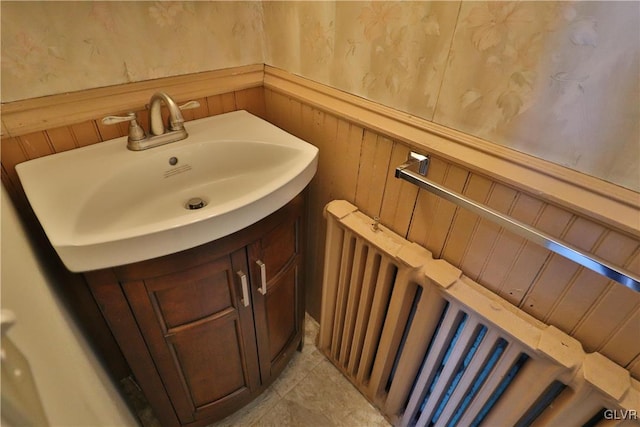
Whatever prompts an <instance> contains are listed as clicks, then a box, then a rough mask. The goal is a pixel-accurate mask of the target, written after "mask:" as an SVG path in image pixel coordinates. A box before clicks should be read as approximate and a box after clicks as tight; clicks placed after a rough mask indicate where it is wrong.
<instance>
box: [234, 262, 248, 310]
mask: <svg viewBox="0 0 640 427" xmlns="http://www.w3.org/2000/svg"><path fill="white" fill-rule="evenodd" d="M236 274H237V275H238V276H239V277H240V284H241V285H242V305H244V306H245V307H248V306H249V284H248V283H247V275H246V274H245V273H244V272H243V271H242V270H240V271H238V272H236Z"/></svg>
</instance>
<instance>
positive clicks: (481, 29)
mask: <svg viewBox="0 0 640 427" xmlns="http://www.w3.org/2000/svg"><path fill="white" fill-rule="evenodd" d="M263 8H264V28H265V32H266V34H268V38H267V46H266V51H265V55H266V61H267V63H269V64H272V65H274V66H276V67H279V68H283V69H286V70H288V71H290V72H293V73H296V74H300V75H302V76H305V77H308V78H310V79H313V80H317V81H319V82H322V83H325V84H328V85H331V86H334V87H336V88H339V89H342V90H345V91H347V92H351V93H354V94H357V95H360V96H362V97H365V98H368V99H371V100H374V101H377V102H380V103H383V104H386V105H388V106H391V107H394V108H396V109H399V110H402V111H406V112H409V113H411V114H413V115H417V116H420V117H423V118H425V119H428V120H432V121H434V122H436V123H439V124H442V125H445V126H447V127H451V128H455V129H458V130H461V131H464V132H467V133H470V134H472V135H475V136H478V137H481V138H483V139H486V140H489V141H492V142H495V143H498V144H502V145H505V146H508V147H511V148H514V149H516V150H519V151H522V152H525V153H528V154H531V155H534V156H537V157H541V158H544V159H546V160H550V161H552V162H555V163H558V164H561V165H563V166H567V167H569V168H572V169H576V170H579V171H582V172H584V173H587V174H590V175H594V176H597V177H599V178H602V179H605V180H607V181H611V182H615V183H618V184H620V185H623V186H626V187H628V188H631V189H634V190H636V191H640V131H639V122H640V3H639V2H615V1H589V2H550V1H538V2H506V1H498V2H484V1H464V2H460V1H437V2H300V3H287V2H282V3H280V2H275V3H273V2H268V3H264V5H263ZM284 22H287V23H288V24H287V25H283V23H284Z"/></svg>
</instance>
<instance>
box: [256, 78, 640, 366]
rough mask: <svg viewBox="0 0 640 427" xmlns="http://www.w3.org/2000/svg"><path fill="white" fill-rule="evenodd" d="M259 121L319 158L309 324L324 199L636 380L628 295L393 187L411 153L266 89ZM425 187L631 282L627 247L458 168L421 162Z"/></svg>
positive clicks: (632, 257)
mask: <svg viewBox="0 0 640 427" xmlns="http://www.w3.org/2000/svg"><path fill="white" fill-rule="evenodd" d="M265 102H266V109H267V118H268V120H269V121H270V122H272V123H274V124H276V125H277V126H279V127H281V128H283V129H285V130H287V131H288V132H290V133H292V134H294V135H296V136H298V137H300V138H302V139H305V140H306V141H309V142H310V143H312V144H314V145H316V146H317V147H318V148H319V149H320V161H319V169H318V173H317V175H316V177H315V179H314V181H313V182H312V184H311V187H310V193H309V196H310V197H309V201H310V202H309V205H310V206H309V230H315V233H314V234H313V235H311V236H310V238H309V241H310V247H309V248H308V256H309V258H310V260H311V262H310V264H309V265H308V272H309V276H310V277H309V280H310V283H308V288H307V309H308V311H309V312H310V313H311V314H312V315H317V314H318V313H319V306H320V295H321V280H322V264H323V258H324V235H325V221H324V219H323V217H322V210H323V206H325V204H326V203H328V202H329V201H331V200H334V199H344V200H347V201H349V202H351V203H354V204H355V205H357V206H358V207H359V209H360V210H362V211H363V212H364V213H366V214H367V215H369V216H371V217H379V218H380V220H381V222H382V224H384V225H386V226H387V227H389V228H391V229H392V230H394V231H395V232H396V233H398V234H400V235H401V236H404V237H405V238H407V239H408V240H411V241H414V242H417V243H419V244H421V245H422V246H424V247H425V248H427V249H428V250H430V251H431V252H432V253H433V255H434V257H437V258H443V259H445V260H447V261H448V262H450V263H451V264H453V265H455V266H456V267H458V268H460V269H461V270H462V271H463V272H464V274H466V275H467V276H469V277H471V278H472V279H473V280H476V281H477V282H479V283H481V284H482V285H484V286H485V287H487V288H488V289H491V290H492V291H493V292H495V293H497V294H498V295H500V296H502V297H503V298H505V299H506V300H508V301H510V302H511V303H512V304H513V305H514V306H517V307H519V308H521V309H522V310H524V311H526V312H527V313H529V314H531V315H533V316H535V317H536V318H538V319H540V320H543V321H544V322H546V323H549V324H553V325H555V326H557V327H558V328H559V329H562V330H563V331H565V332H567V333H568V334H570V335H572V336H574V337H575V338H577V339H578V340H580V341H581V342H582V343H583V345H584V347H585V350H587V351H599V352H601V353H602V354H604V355H606V356H607V357H609V358H611V359H612V360H614V361H616V362H617V363H618V364H620V365H621V366H624V367H626V368H628V369H629V370H630V371H631V372H632V373H633V375H634V376H635V377H636V378H640V340H639V339H638V338H639V333H640V295H639V294H638V293H635V292H633V291H631V290H629V289H627V288H625V287H623V286H621V285H619V284H617V283H615V282H612V281H610V280H607V279H605V278H603V277H602V276H599V275H598V274H596V273H593V272H591V271H590V270H586V269H584V268H582V267H580V266H578V265H576V264H575V263H573V262H571V261H568V260H566V259H565V258H563V257H561V256H558V255H555V254H552V253H550V252H549V251H547V250H546V249H543V248H541V247H540V246H537V245H535V244H532V243H528V242H527V241H525V240H524V239H523V238H520V237H518V236H516V235H514V234H512V233H511V232H508V231H505V230H503V229H502V228H500V227H498V226H496V225H494V224H493V223H491V222H489V221H487V220H484V219H481V218H480V217H478V216H477V215H476V214H473V213H470V212H468V211H465V210H464V209H461V208H458V207H457V206H455V205H454V204H453V203H451V202H448V201H445V200H443V199H440V198H438V197H437V196H435V195H432V194H431V193H429V192H427V191H425V190H421V189H419V188H418V187H416V186H414V185H412V184H409V183H407V182H405V181H401V180H398V179H396V178H395V177H394V170H395V167H396V166H398V165H400V164H402V163H403V162H404V161H405V160H406V158H407V155H408V153H409V151H410V150H411V146H410V145H408V144H406V143H404V142H400V141H397V140H392V139H390V137H389V136H388V135H385V134H384V133H382V132H379V131H374V130H372V129H371V128H367V127H366V126H362V125H360V124H358V123H354V122H352V121H349V120H346V119H344V118H341V117H338V116H337V115H335V114H332V113H330V112H328V111H326V110H324V109H323V108H321V107H318V106H314V105H311V104H310V103H308V102H305V101H303V100H301V99H297V97H295V96H291V95H290V94H287V93H281V92H280V91H279V90H278V89H277V88H272V87H269V88H266V89H265ZM428 177H429V178H430V179H432V180H434V181H436V182H438V183H441V184H444V185H446V186H447V187H449V188H451V189H453V190H456V191H458V192H461V193H463V194H465V195H466V196H468V197H470V198H471V199H473V200H476V201H479V202H482V203H484V204H486V205H488V206H490V207H492V208H493V209H496V210H498V211H501V212H504V213H507V214H509V215H511V216H513V217H514V218H516V219H518V220H520V221H522V222H524V223H527V224H531V225H533V226H535V227H537V228H539V229H540V230H542V231H545V232H547V233H549V234H551V235H553V236H556V237H560V238H562V239H563V240H565V241H567V242H569V243H572V244H574V245H576V246H577V247H580V248H582V249H584V250H587V251H589V252H592V253H594V254H597V255H598V256H600V257H602V258H604V259H607V260H609V261H610V262H612V263H614V264H617V265H622V266H624V267H626V268H627V269H629V270H631V271H634V272H636V273H640V242H638V240H637V239H636V238H634V237H633V236H629V235H628V234H626V233H621V232H618V231H615V230H612V229H609V228H607V227H605V226H603V225H602V224H599V223H596V222H595V221H592V220H590V219H587V218H584V217H582V216H580V215H577V214H575V213H572V212H570V211H568V210H567V209H564V208H561V207H558V206H555V205H553V204H551V203H548V202H546V201H544V200H541V199H540V198H538V197H536V196H534V195H532V194H527V193H526V192H523V191H521V190H519V189H518V188H515V187H513V186H510V185H506V184H504V183H501V182H499V181H497V180H495V179H492V178H489V177H487V176H485V175H482V174H480V173H477V172H474V171H472V170H470V169H469V168H465V167H462V166H460V165H458V164H456V163H453V162H451V161H447V160H445V159H443V158H439V157H437V156H436V157H434V156H432V161H431V165H430V169H429V174H428Z"/></svg>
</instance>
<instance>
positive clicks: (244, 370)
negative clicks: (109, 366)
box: [85, 196, 304, 426]
mask: <svg viewBox="0 0 640 427" xmlns="http://www.w3.org/2000/svg"><path fill="white" fill-rule="evenodd" d="M303 212H304V198H303V197H302V196H298V197H296V198H295V199H294V200H293V201H291V202H290V203H289V204H288V205H286V206H285V207H283V208H282V209H280V210H279V211H277V212H275V213H274V214H272V215H270V216H269V217H267V218H265V219H263V220H262V221H260V222H258V223H256V224H254V225H252V226H250V227H247V228H246V229H243V230H241V231H239V232H237V233H234V234H233V235H231V236H227V237H225V238H222V239H219V240H216V241H214V242H211V243H208V244H205V245H202V246H199V247H196V248H193V249H189V250H186V251H183V252H180V253H177V254H173V255H169V256H165V257H161V258H156V259H153V260H148V261H143V262H139V263H135V264H130V265H126V266H122V267H115V268H111V269H105V270H99V271H95V272H89V273H86V274H85V276H86V278H87V282H88V283H89V287H90V289H91V291H92V293H93V295H94V298H95V299H96V301H97V302H98V304H99V305H100V308H101V310H102V312H103V315H104V317H105V319H106V320H107V323H108V324H109V326H110V328H111V330H112V332H113V334H114V336H115V338H116V340H117V341H118V344H119V346H120V347H121V349H122V352H123V353H124V355H125V357H126V359H127V361H128V363H129V365H130V367H131V370H132V372H133V374H134V376H135V377H136V379H137V381H138V383H139V384H140V386H141V388H142V390H143V392H144V393H145V395H146V397H147V399H148V400H149V402H150V404H151V406H152V408H153V409H154V412H155V413H156V416H157V417H158V418H159V419H160V421H161V422H162V424H163V425H185V426H186V425H189V426H200V425H207V424H209V423H211V422H213V421H216V420H218V419H221V418H223V417H225V416H227V415H229V414H230V413H232V412H234V411H235V410H237V409H239V408H241V407H242V406H244V405H246V404H247V403H248V402H250V401H251V400H252V399H254V398H255V397H256V396H257V395H258V394H260V393H261V392H262V391H263V390H264V389H265V388H266V387H267V386H268V385H269V384H270V383H271V382H272V381H273V380H274V379H275V378H276V377H277V375H278V374H279V373H280V372H281V371H282V370H283V369H284V367H285V366H286V364H287V362H288V361H289V360H290V359H291V356H292V355H293V353H294V351H295V350H296V348H301V345H302V337H303V329H304V328H303V321H304V295H303V283H302V277H303V271H302V265H303V264H302V251H301V248H302V247H303V244H302V243H303V242H302V233H301V231H302V229H303V224H302V220H303Z"/></svg>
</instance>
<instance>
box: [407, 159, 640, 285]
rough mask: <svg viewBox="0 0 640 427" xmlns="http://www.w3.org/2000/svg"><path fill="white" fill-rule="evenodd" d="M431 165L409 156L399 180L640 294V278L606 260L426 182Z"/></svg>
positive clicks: (438, 185) (433, 183)
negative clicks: (416, 170)
mask: <svg viewBox="0 0 640 427" xmlns="http://www.w3.org/2000/svg"><path fill="white" fill-rule="evenodd" d="M428 164H429V157H428V156H423V155H420V154H417V153H414V152H412V153H411V154H410V155H409V160H408V161H407V162H406V163H404V164H402V165H400V166H398V167H397V168H396V174H395V176H396V178H400V179H404V180H405V181H408V182H410V183H412V184H415V185H417V186H418V187H420V188H423V189H425V190H427V191H429V192H430V193H433V194H435V195H437V196H439V197H442V198H444V199H446V200H448V201H450V202H453V203H455V204H457V205H459V206H461V207H463V208H465V209H468V210H470V211H472V212H474V213H476V214H478V215H480V216H482V217H484V218H486V219H488V220H490V221H493V222H495V223H497V224H498V225H500V226H502V227H504V228H505V229H507V230H509V231H512V232H514V233H516V234H518V235H519V236H521V237H524V238H525V239H527V240H530V241H532V242H534V243H537V244H539V245H541V246H543V247H545V248H547V249H549V250H550V251H552V252H555V253H557V254H559V255H562V256H563V257H565V258H568V259H570V260H572V261H574V262H576V263H578V264H580V265H582V266H584V267H586V268H588V269H590V270H593V271H595V272H596V273H598V274H601V275H603V276H605V277H607V278H609V279H611V280H615V281H616V282H618V283H620V284H622V285H624V286H626V287H627V288H629V289H632V290H634V291H636V292H640V278H639V277H638V276H636V275H635V274H633V273H631V272H629V271H627V270H625V269H623V268H620V267H617V266H615V265H613V264H611V263H609V262H607V261H605V260H603V259H602V258H599V257H597V256H595V255H593V254H587V253H585V252H583V251H582V250H580V249H578V248H576V247H575V246H572V245H570V244H568V243H565V242H562V241H558V240H556V239H555V238H553V237H552V236H550V235H548V234H546V233H544V232H542V231H540V230H536V229H534V228H531V227H530V226H528V225H527V224H524V223H522V222H520V221H518V220H516V219H513V218H511V217H509V216H507V215H504V214H503V213H501V212H498V211H495V210H493V209H491V208H489V207H487V206H484V205H482V204H480V203H477V202H475V201H473V200H471V199H468V198H467V197H465V196H463V195H462V194H459V193H456V192H455V191H451V190H449V189H447V188H445V187H443V186H441V185H440V184H437V183H435V182H433V181H430V180H428V179H427V178H425V176H426V174H427V166H428ZM414 165H416V166H418V169H419V172H414V171H412V170H411V169H409V168H410V167H411V166H414Z"/></svg>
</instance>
